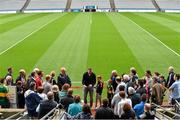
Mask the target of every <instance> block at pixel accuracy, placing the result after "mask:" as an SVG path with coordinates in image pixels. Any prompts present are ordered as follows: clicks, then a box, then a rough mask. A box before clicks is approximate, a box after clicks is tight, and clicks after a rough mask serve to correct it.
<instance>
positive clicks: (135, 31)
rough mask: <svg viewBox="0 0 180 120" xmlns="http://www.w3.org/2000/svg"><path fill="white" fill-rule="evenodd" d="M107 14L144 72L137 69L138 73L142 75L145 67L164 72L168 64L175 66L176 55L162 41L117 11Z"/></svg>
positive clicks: (176, 61)
mask: <svg viewBox="0 0 180 120" xmlns="http://www.w3.org/2000/svg"><path fill="white" fill-rule="evenodd" d="M107 15H108V16H109V17H110V18H111V20H112V22H113V23H114V25H115V27H116V28H117V30H118V31H119V34H121V36H122V37H123V39H124V41H125V42H126V44H127V45H128V46H129V49H130V50H131V51H132V53H133V55H134V56H135V57H136V60H137V61H138V63H139V64H140V65H141V67H142V68H143V70H144V72H141V71H138V74H139V75H144V73H145V71H146V70H147V69H150V70H152V71H158V72H160V73H166V71H167V68H168V67H169V66H170V65H174V66H175V67H177V64H178V59H179V58H178V56H176V55H175V54H174V53H173V52H172V51H170V50H169V49H167V48H166V47H164V46H163V45H162V43H160V42H158V41H157V40H156V39H155V38H154V37H152V36H151V35H149V33H147V31H145V30H143V29H142V28H141V27H140V26H138V25H137V24H136V23H135V22H134V21H132V20H131V19H129V18H128V17H126V16H123V14H119V13H113V14H108V13H107ZM174 59H176V60H174Z"/></svg>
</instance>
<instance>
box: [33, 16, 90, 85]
mask: <svg viewBox="0 0 180 120" xmlns="http://www.w3.org/2000/svg"><path fill="white" fill-rule="evenodd" d="M73 14H77V13H73ZM90 21H91V13H78V15H77V17H76V18H74V19H73V20H72V21H71V23H70V24H68V26H67V27H66V28H65V29H64V30H63V32H62V33H61V34H59V37H58V38H57V39H56V40H55V41H54V43H53V44H51V46H50V47H49V48H48V50H47V51H46V52H45V53H44V55H43V56H42V57H41V58H40V59H39V60H38V62H37V63H36V65H35V66H34V67H39V68H41V69H42V70H43V71H44V72H45V73H46V74H49V73H50V71H51V70H55V71H56V73H57V74H58V73H59V72H60V67H65V68H66V69H67V73H68V75H69V76H70V78H71V80H72V82H73V84H74V82H77V81H79V84H80V83H81V79H82V74H83V73H84V72H85V71H86V63H87V56H88V45H89V37H90ZM47 59H48V61H47ZM52 63H53V64H52Z"/></svg>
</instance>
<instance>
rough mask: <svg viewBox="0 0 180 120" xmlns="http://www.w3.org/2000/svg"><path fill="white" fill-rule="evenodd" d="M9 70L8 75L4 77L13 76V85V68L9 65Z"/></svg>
mask: <svg viewBox="0 0 180 120" xmlns="http://www.w3.org/2000/svg"><path fill="white" fill-rule="evenodd" d="M7 71H8V73H7V74H6V76H5V77H4V78H5V79H7V77H8V76H11V78H12V81H11V85H12V84H13V68H12V67H9V68H8V69H7Z"/></svg>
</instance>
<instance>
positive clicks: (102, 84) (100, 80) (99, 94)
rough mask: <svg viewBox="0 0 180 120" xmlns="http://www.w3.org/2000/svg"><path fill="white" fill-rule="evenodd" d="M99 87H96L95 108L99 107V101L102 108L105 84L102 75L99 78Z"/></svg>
mask: <svg viewBox="0 0 180 120" xmlns="http://www.w3.org/2000/svg"><path fill="white" fill-rule="evenodd" d="M97 81H98V83H97V85H96V103H95V107H97V103H98V100H99V103H100V106H101V95H102V91H103V86H104V82H103V81H102V77H101V75H98V76H97Z"/></svg>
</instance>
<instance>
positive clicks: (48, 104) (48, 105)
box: [36, 91, 58, 119]
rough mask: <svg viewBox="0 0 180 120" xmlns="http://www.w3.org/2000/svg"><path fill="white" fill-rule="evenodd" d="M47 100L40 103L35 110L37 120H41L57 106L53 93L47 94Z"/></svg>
mask: <svg viewBox="0 0 180 120" xmlns="http://www.w3.org/2000/svg"><path fill="white" fill-rule="evenodd" d="M47 98H48V99H46V100H43V101H41V102H40V104H39V105H38V107H37V108H36V111H37V112H38V119H41V118H42V117H44V116H45V115H46V114H47V113H48V112H50V111H51V110H52V109H54V108H55V107H57V106H58V103H57V102H56V101H54V94H53V92H51V91H49V92H48V93H47Z"/></svg>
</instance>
